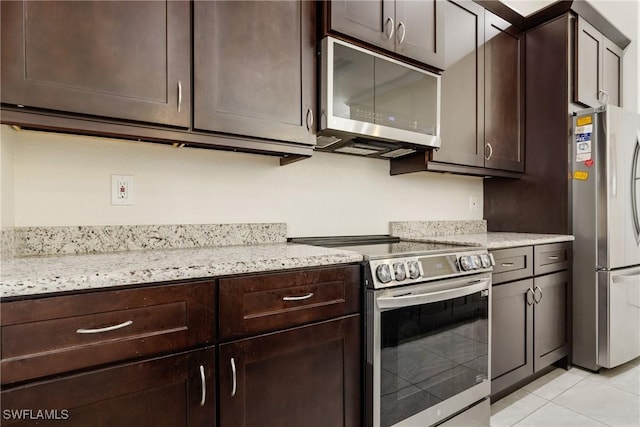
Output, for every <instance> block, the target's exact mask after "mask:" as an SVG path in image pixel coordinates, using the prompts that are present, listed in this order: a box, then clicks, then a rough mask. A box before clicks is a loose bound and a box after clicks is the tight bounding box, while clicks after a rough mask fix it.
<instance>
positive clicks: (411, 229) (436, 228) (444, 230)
mask: <svg viewBox="0 0 640 427" xmlns="http://www.w3.org/2000/svg"><path fill="white" fill-rule="evenodd" d="M486 232H487V221H486V220H484V219H481V220H464V221H394V222H390V223H389V233H390V234H391V235H392V236H396V237H400V238H401V239H422V238H425V237H433V236H449V235H455V234H476V233H486Z"/></svg>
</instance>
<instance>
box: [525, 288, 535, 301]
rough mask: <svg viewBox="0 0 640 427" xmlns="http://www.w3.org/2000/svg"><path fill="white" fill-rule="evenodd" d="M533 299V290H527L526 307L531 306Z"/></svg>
mask: <svg viewBox="0 0 640 427" xmlns="http://www.w3.org/2000/svg"><path fill="white" fill-rule="evenodd" d="M535 298H536V297H535V292H533V289H531V288H529V289H527V305H532V304H533V302H534V301H535Z"/></svg>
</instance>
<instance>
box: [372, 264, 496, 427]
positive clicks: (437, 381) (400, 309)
mask: <svg viewBox="0 0 640 427" xmlns="http://www.w3.org/2000/svg"><path fill="white" fill-rule="evenodd" d="M490 292H491V274H490V273H489V274H487V273H485V274H479V275H475V276H466V277H464V278H457V279H449V280H443V281H438V282H430V283H424V284H417V285H411V286H405V287H399V288H392V289H385V290H369V291H367V311H366V313H365V316H366V328H367V336H366V340H367V375H366V380H367V382H368V384H367V386H366V394H367V403H366V406H367V414H366V418H367V423H368V425H370V426H373V427H378V426H381V427H388V426H431V425H434V424H437V423H439V422H441V421H443V420H445V419H447V418H449V417H451V416H453V415H455V414H456V413H458V412H460V411H462V410H463V409H465V408H467V407H469V406H471V405H473V404H474V403H476V402H478V401H480V400H482V399H484V398H486V397H488V396H489V394H490V390H491V387H490V381H489V378H491V376H490V372H489V367H490V366H491V364H490V362H489V361H490V358H489V357H490V349H491V342H490V331H491V325H490V319H491V315H490V312H491V303H490V301H491V298H490ZM488 417H489V415H488V414H487V419H486V423H487V425H488V421H489V419H488Z"/></svg>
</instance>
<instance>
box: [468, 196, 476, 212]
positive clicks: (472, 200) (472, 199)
mask: <svg viewBox="0 0 640 427" xmlns="http://www.w3.org/2000/svg"><path fill="white" fill-rule="evenodd" d="M477 210H478V198H477V197H475V196H469V211H470V212H475V211H477Z"/></svg>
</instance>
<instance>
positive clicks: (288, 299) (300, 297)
mask: <svg viewBox="0 0 640 427" xmlns="http://www.w3.org/2000/svg"><path fill="white" fill-rule="evenodd" d="M312 296H313V292H309V293H308V294H306V295H302V296H299V297H282V301H302V300H305V299H309V298H311V297H312Z"/></svg>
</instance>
